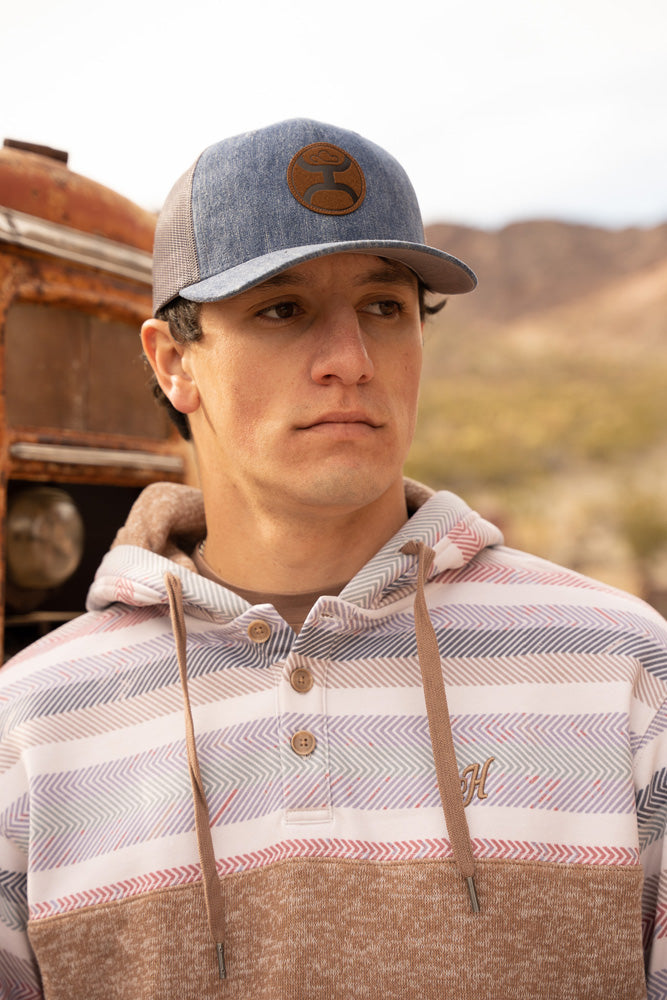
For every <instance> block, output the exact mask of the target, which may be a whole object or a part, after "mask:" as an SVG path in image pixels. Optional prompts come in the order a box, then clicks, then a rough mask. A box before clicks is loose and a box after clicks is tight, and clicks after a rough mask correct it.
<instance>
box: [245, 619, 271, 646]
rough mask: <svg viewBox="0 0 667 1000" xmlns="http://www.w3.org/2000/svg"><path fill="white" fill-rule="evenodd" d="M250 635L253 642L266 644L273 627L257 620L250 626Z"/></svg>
mask: <svg viewBox="0 0 667 1000" xmlns="http://www.w3.org/2000/svg"><path fill="white" fill-rule="evenodd" d="M248 635H249V636H250V638H251V639H252V641H253V642H266V640H267V639H268V638H269V636H270V635H271V626H270V625H268V624H267V622H263V621H260V620H259V619H257V620H256V621H254V622H250V624H249V625H248Z"/></svg>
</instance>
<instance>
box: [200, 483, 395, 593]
mask: <svg viewBox="0 0 667 1000" xmlns="http://www.w3.org/2000/svg"><path fill="white" fill-rule="evenodd" d="M220 496H221V495H220V493H219V492H217V491H216V492H215V493H213V495H211V493H210V492H209V491H207V490H206V488H204V506H205V509H206V523H207V529H208V534H207V539H206V561H207V562H208V564H209V566H210V567H211V569H213V570H214V571H215V573H217V574H218V576H220V577H222V578H223V579H224V580H226V581H227V582H228V583H229V584H230V585H232V586H236V587H240V588H243V589H244V590H255V591H263V592H272V593H275V594H299V593H306V592H310V591H320V592H326V589H327V587H329V586H332V585H333V584H340V583H341V582H342V581H347V580H351V579H352V577H353V576H354V575H355V574H356V573H357V572H358V571H359V570H360V569H361V567H362V566H364V565H365V564H366V563H367V562H368V560H369V559H371V558H372V557H373V556H374V555H375V554H376V552H378V551H379V550H380V549H381V548H382V546H383V545H384V544H385V543H386V542H387V541H389V539H390V538H391V537H392V535H394V534H396V532H397V531H398V530H399V529H400V528H401V526H402V525H403V524H405V521H406V520H407V509H406V505H405V495H404V491H403V484H402V481H399V482H398V483H396V484H394V485H393V486H392V487H391V488H390V490H388V491H387V492H386V493H385V494H383V495H382V496H380V497H379V498H378V499H377V500H376V501H374V502H373V503H371V504H369V505H367V506H364V507H363V508H361V509H358V510H340V509H338V510H336V509H333V510H332V509H321V508H300V509H298V510H294V511H284V510H283V511H279V510H277V509H276V506H275V504H272V505H271V507H270V509H267V508H266V507H260V506H257V505H253V506H250V505H248V504H247V503H244V502H243V501H242V499H241V498H236V502H231V501H230V500H229V498H228V497H226V498H225V500H224V502H221V499H220Z"/></svg>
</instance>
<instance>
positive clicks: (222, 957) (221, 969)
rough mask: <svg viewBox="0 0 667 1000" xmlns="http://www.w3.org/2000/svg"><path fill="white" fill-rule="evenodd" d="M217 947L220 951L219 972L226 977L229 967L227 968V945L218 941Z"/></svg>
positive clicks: (223, 977) (218, 951)
mask: <svg viewBox="0 0 667 1000" xmlns="http://www.w3.org/2000/svg"><path fill="white" fill-rule="evenodd" d="M215 949H216V951H217V953H218V972H219V973H220V978H221V979H226V978H227V969H226V968H225V946H224V944H222V942H220V941H218V942H217V944H216V946H215Z"/></svg>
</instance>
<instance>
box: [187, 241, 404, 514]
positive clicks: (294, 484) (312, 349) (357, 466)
mask: <svg viewBox="0 0 667 1000" xmlns="http://www.w3.org/2000/svg"><path fill="white" fill-rule="evenodd" d="M201 320H202V329H203V336H202V338H201V340H199V341H197V342H196V343H194V344H190V345H188V346H187V347H186V348H185V351H184V354H183V367H184V369H185V371H186V372H187V374H188V375H189V376H190V377H191V378H192V380H193V382H194V384H195V386H196V389H197V394H198V400H199V406H198V407H197V408H196V409H195V410H194V412H191V413H190V414H189V419H190V424H191V428H192V434H193V438H194V442H195V447H196V450H197V454H198V460H199V465H200V470H201V471H202V480H203V482H204V483H206V482H207V481H208V482H210V483H212V484H215V483H216V482H217V483H218V484H221V485H222V487H223V488H224V489H225V490H229V489H231V497H230V499H234V500H235V501H238V502H245V503H246V504H259V505H264V506H265V507H266V505H269V507H270V509H273V510H275V511H277V510H279V509H280V508H283V507H285V508H286V509H290V510H291V511H292V512H294V511H295V510H299V509H302V510H303V511H304V513H305V512H306V509H307V508H320V509H321V508H335V509H337V510H341V509H348V510H350V511H353V510H355V509H359V508H361V507H365V506H367V505H368V504H370V503H372V502H373V501H374V500H377V499H378V498H379V497H380V496H382V495H384V494H385V493H386V492H387V491H388V490H390V489H392V488H394V489H395V488H396V486H397V482H400V479H401V475H402V471H401V470H402V466H403V462H404V461H405V458H406V455H407V452H408V448H409V446H410V442H411V440H412V435H413V431H414V425H415V419H416V410H417V396H418V384H419V376H420V371H421V359H422V324H421V319H420V313H419V296H418V284H417V279H416V277H415V276H414V274H413V273H412V272H411V271H410V270H409V269H408V268H406V267H404V266H403V265H401V264H397V263H394V262H391V261H387V260H385V259H381V258H379V257H373V256H370V255H367V254H347V253H340V254H334V255H332V256H328V257H321V258H318V259H316V260H313V261H309V262H306V263H304V264H299V265H298V266H296V267H293V268H291V269H290V270H288V271H284V272H283V273H281V274H279V275H277V276H275V277H273V278H270V279H269V280H267V281H265V282H263V283H262V284H261V285H258V286H256V287H254V288H252V289H250V290H249V291H247V292H243V293H242V294H240V295H237V296H234V297H233V298H231V299H227V300H224V301H222V302H215V303H207V304H205V305H204V306H203V307H202V313H201Z"/></svg>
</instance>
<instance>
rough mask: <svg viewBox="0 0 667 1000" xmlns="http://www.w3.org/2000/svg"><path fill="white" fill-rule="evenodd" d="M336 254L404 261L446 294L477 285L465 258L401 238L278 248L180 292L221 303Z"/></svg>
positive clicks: (432, 287) (197, 299) (434, 289)
mask: <svg viewBox="0 0 667 1000" xmlns="http://www.w3.org/2000/svg"><path fill="white" fill-rule="evenodd" d="M334 253H368V254H374V255H375V256H378V257H389V258H390V259H391V260H397V261H400V262H401V263H402V264H405V265H406V266H407V267H409V268H410V269H411V270H412V271H414V272H415V274H416V275H417V276H418V277H419V278H421V280H422V281H423V282H424V284H425V285H426V287H427V288H428V289H429V290H430V291H432V292H440V293H442V294H444V295H461V294H463V293H464V292H472V290H473V289H474V288H475V287H476V285H477V277H476V275H475V273H474V271H472V270H471V269H470V268H469V267H468V265H467V264H464V263H463V261H462V260H459V259H458V258H457V257H453V256H452V255H451V254H448V253H445V252H444V251H443V250H437V249H436V248H435V247H429V246H426V245H424V244H420V243H402V242H400V241H398V240H388V241H383V240H363V241H351V242H348V243H316V244H313V245H311V246H303V247H286V248H285V249H283V250H275V251H274V252H273V253H268V254H265V255H264V256H263V257H255V258H254V259H253V260H249V261H247V262H245V263H243V264H237V265H236V267H231V268H229V269H228V270H227V271H222V272H221V273H220V274H214V275H212V276H211V277H210V278H204V279H203V280H202V281H197V282H196V283H195V284H193V285H188V286H187V287H186V288H183V289H182V290H181V293H180V294H181V296H182V297H183V298H184V299H188V300H189V301H190V302H218V301H220V300H221V299H228V298H230V297H231V296H232V295H238V294H239V293H240V292H244V291H246V289H248V288H252V287H253V285H258V284H260V283H261V282H262V281H266V279H267V278H270V277H272V275H274V274H278V273H279V272H280V271H285V270H286V269H287V268H290V267H294V266H295V265H296V264H302V263H303V262H304V261H307V260H314V259H315V258H317V257H325V256H327V255H328V254H334Z"/></svg>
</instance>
